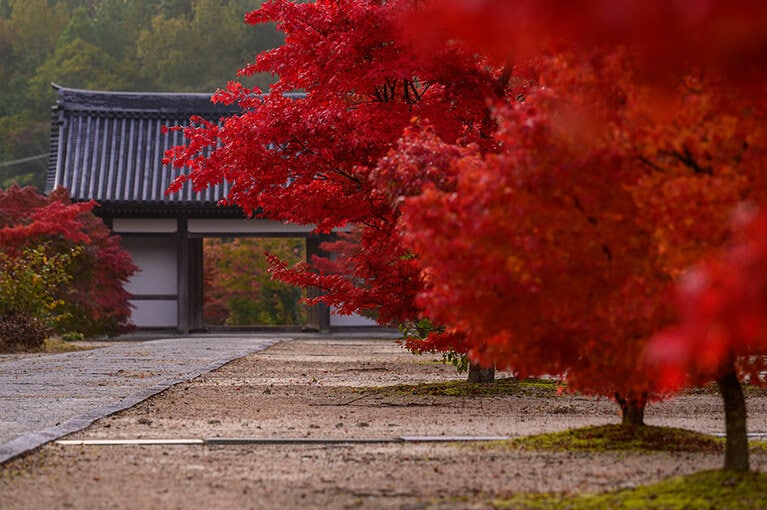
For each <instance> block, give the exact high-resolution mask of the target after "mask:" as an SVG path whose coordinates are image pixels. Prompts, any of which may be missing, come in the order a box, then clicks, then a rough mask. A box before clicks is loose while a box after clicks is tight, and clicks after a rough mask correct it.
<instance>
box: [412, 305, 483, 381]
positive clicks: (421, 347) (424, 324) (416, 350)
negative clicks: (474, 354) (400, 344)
mask: <svg viewBox="0 0 767 510" xmlns="http://www.w3.org/2000/svg"><path fill="white" fill-rule="evenodd" d="M399 330H400V332H401V333H402V336H403V337H404V338H405V340H404V344H405V346H406V347H407V349H408V350H410V352H412V353H413V354H426V353H429V354H434V353H436V352H440V353H441V354H442V361H443V362H444V363H449V364H451V365H453V366H454V367H455V369H456V370H457V371H458V373H459V374H463V373H466V372H468V370H469V356H467V355H466V353H462V352H457V351H454V350H447V351H442V350H439V349H437V348H436V347H435V348H428V347H430V344H429V343H428V342H425V340H426V339H427V337H428V336H429V335H430V334H432V333H438V332H441V331H442V328H439V327H437V326H436V325H435V324H434V323H433V322H432V321H431V320H429V318H428V317H424V318H422V319H419V320H418V321H417V322H408V323H405V324H400V325H399ZM412 339H415V340H418V341H417V342H411V341H408V340H412ZM425 347H426V348H425Z"/></svg>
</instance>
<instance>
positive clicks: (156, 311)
mask: <svg viewBox="0 0 767 510" xmlns="http://www.w3.org/2000/svg"><path fill="white" fill-rule="evenodd" d="M131 304H132V305H133V306H134V307H135V308H133V311H132V313H131V321H132V322H133V324H135V325H136V326H137V327H139V328H175V327H176V326H177V324H178V305H177V303H176V300H165V301H162V300H154V299H142V300H134V301H131Z"/></svg>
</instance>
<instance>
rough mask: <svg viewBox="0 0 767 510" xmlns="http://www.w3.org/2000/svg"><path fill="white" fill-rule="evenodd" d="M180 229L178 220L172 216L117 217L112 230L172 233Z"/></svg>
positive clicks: (119, 231)
mask: <svg viewBox="0 0 767 510" xmlns="http://www.w3.org/2000/svg"><path fill="white" fill-rule="evenodd" d="M177 229H178V222H177V220H176V219H175V218H174V219H170V218H115V219H114V220H112V230H114V231H115V232H116V233H118V234H120V233H129V232H130V233H160V234H172V233H174V232H176V230H177Z"/></svg>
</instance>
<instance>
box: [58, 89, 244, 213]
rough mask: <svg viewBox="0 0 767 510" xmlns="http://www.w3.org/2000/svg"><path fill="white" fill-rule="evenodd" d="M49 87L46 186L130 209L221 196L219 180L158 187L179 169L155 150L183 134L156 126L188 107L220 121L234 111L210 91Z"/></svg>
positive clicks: (183, 118) (180, 120)
mask: <svg viewBox="0 0 767 510" xmlns="http://www.w3.org/2000/svg"><path fill="white" fill-rule="evenodd" d="M56 88H57V89H58V101H57V104H56V106H55V107H54V108H53V112H52V115H53V124H52V133H51V158H50V164H49V172H48V180H47V184H46V192H50V191H52V190H53V189H55V188H56V187H58V186H64V187H66V188H68V189H69V191H70V193H71V195H72V198H73V199H74V200H91V199H94V200H96V201H98V202H100V203H101V204H102V205H103V206H105V207H111V208H114V207H116V206H119V205H120V204H123V205H125V206H128V205H130V206H131V207H132V208H134V209H136V208H138V209H141V208H142V207H151V208H154V209H156V208H158V207H160V208H163V207H169V208H179V207H188V206H192V207H195V208H200V207H202V208H211V209H213V208H215V205H216V203H217V202H218V201H219V200H221V199H222V198H225V197H226V194H227V192H228V186H226V185H220V186H215V187H211V188H208V189H206V190H205V191H203V192H200V193H196V192H193V191H192V188H191V185H189V184H188V183H187V185H185V186H184V188H183V189H182V190H181V191H180V192H178V193H174V194H173V195H170V196H166V195H165V190H166V189H167V187H168V185H169V184H170V183H171V181H172V180H173V179H174V178H175V177H176V176H177V175H179V170H178V169H173V168H171V167H169V166H165V165H163V164H162V159H163V155H164V153H165V151H166V150H167V149H169V148H170V147H172V146H174V145H179V144H181V143H183V136H182V134H181V133H180V132H178V131H172V132H169V133H167V134H166V133H163V132H162V127H163V126H169V127H170V126H177V125H186V124H188V123H189V118H190V117H191V116H193V115H199V116H201V117H204V118H207V119H208V120H211V121H220V119H221V118H224V117H227V116H229V115H232V114H234V113H236V112H237V111H239V109H238V108H237V107H232V106H224V105H220V104H214V103H212V102H211V101H210V96H211V95H210V94H168V93H131V92H98V91H89V90H77V89H69V88H63V87H56Z"/></svg>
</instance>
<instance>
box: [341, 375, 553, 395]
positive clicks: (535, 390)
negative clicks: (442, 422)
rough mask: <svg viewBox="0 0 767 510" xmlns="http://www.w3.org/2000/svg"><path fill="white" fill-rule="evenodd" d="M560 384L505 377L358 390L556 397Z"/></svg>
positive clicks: (402, 393) (389, 392)
mask: <svg viewBox="0 0 767 510" xmlns="http://www.w3.org/2000/svg"><path fill="white" fill-rule="evenodd" d="M558 386H559V383H558V382H557V381H552V380H548V379H535V378H530V379H524V380H521V381H520V380H519V379H514V378H511V377H509V378H501V379H496V380H495V382H493V383H489V384H477V383H470V382H467V381H444V382H437V383H423V384H398V385H396V386H384V387H381V388H357V389H356V390H357V391H362V392H364V391H372V390H375V391H376V392H377V393H379V394H383V395H387V394H389V395H425V396H434V397H502V396H520V397H556V396H557V387H558Z"/></svg>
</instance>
